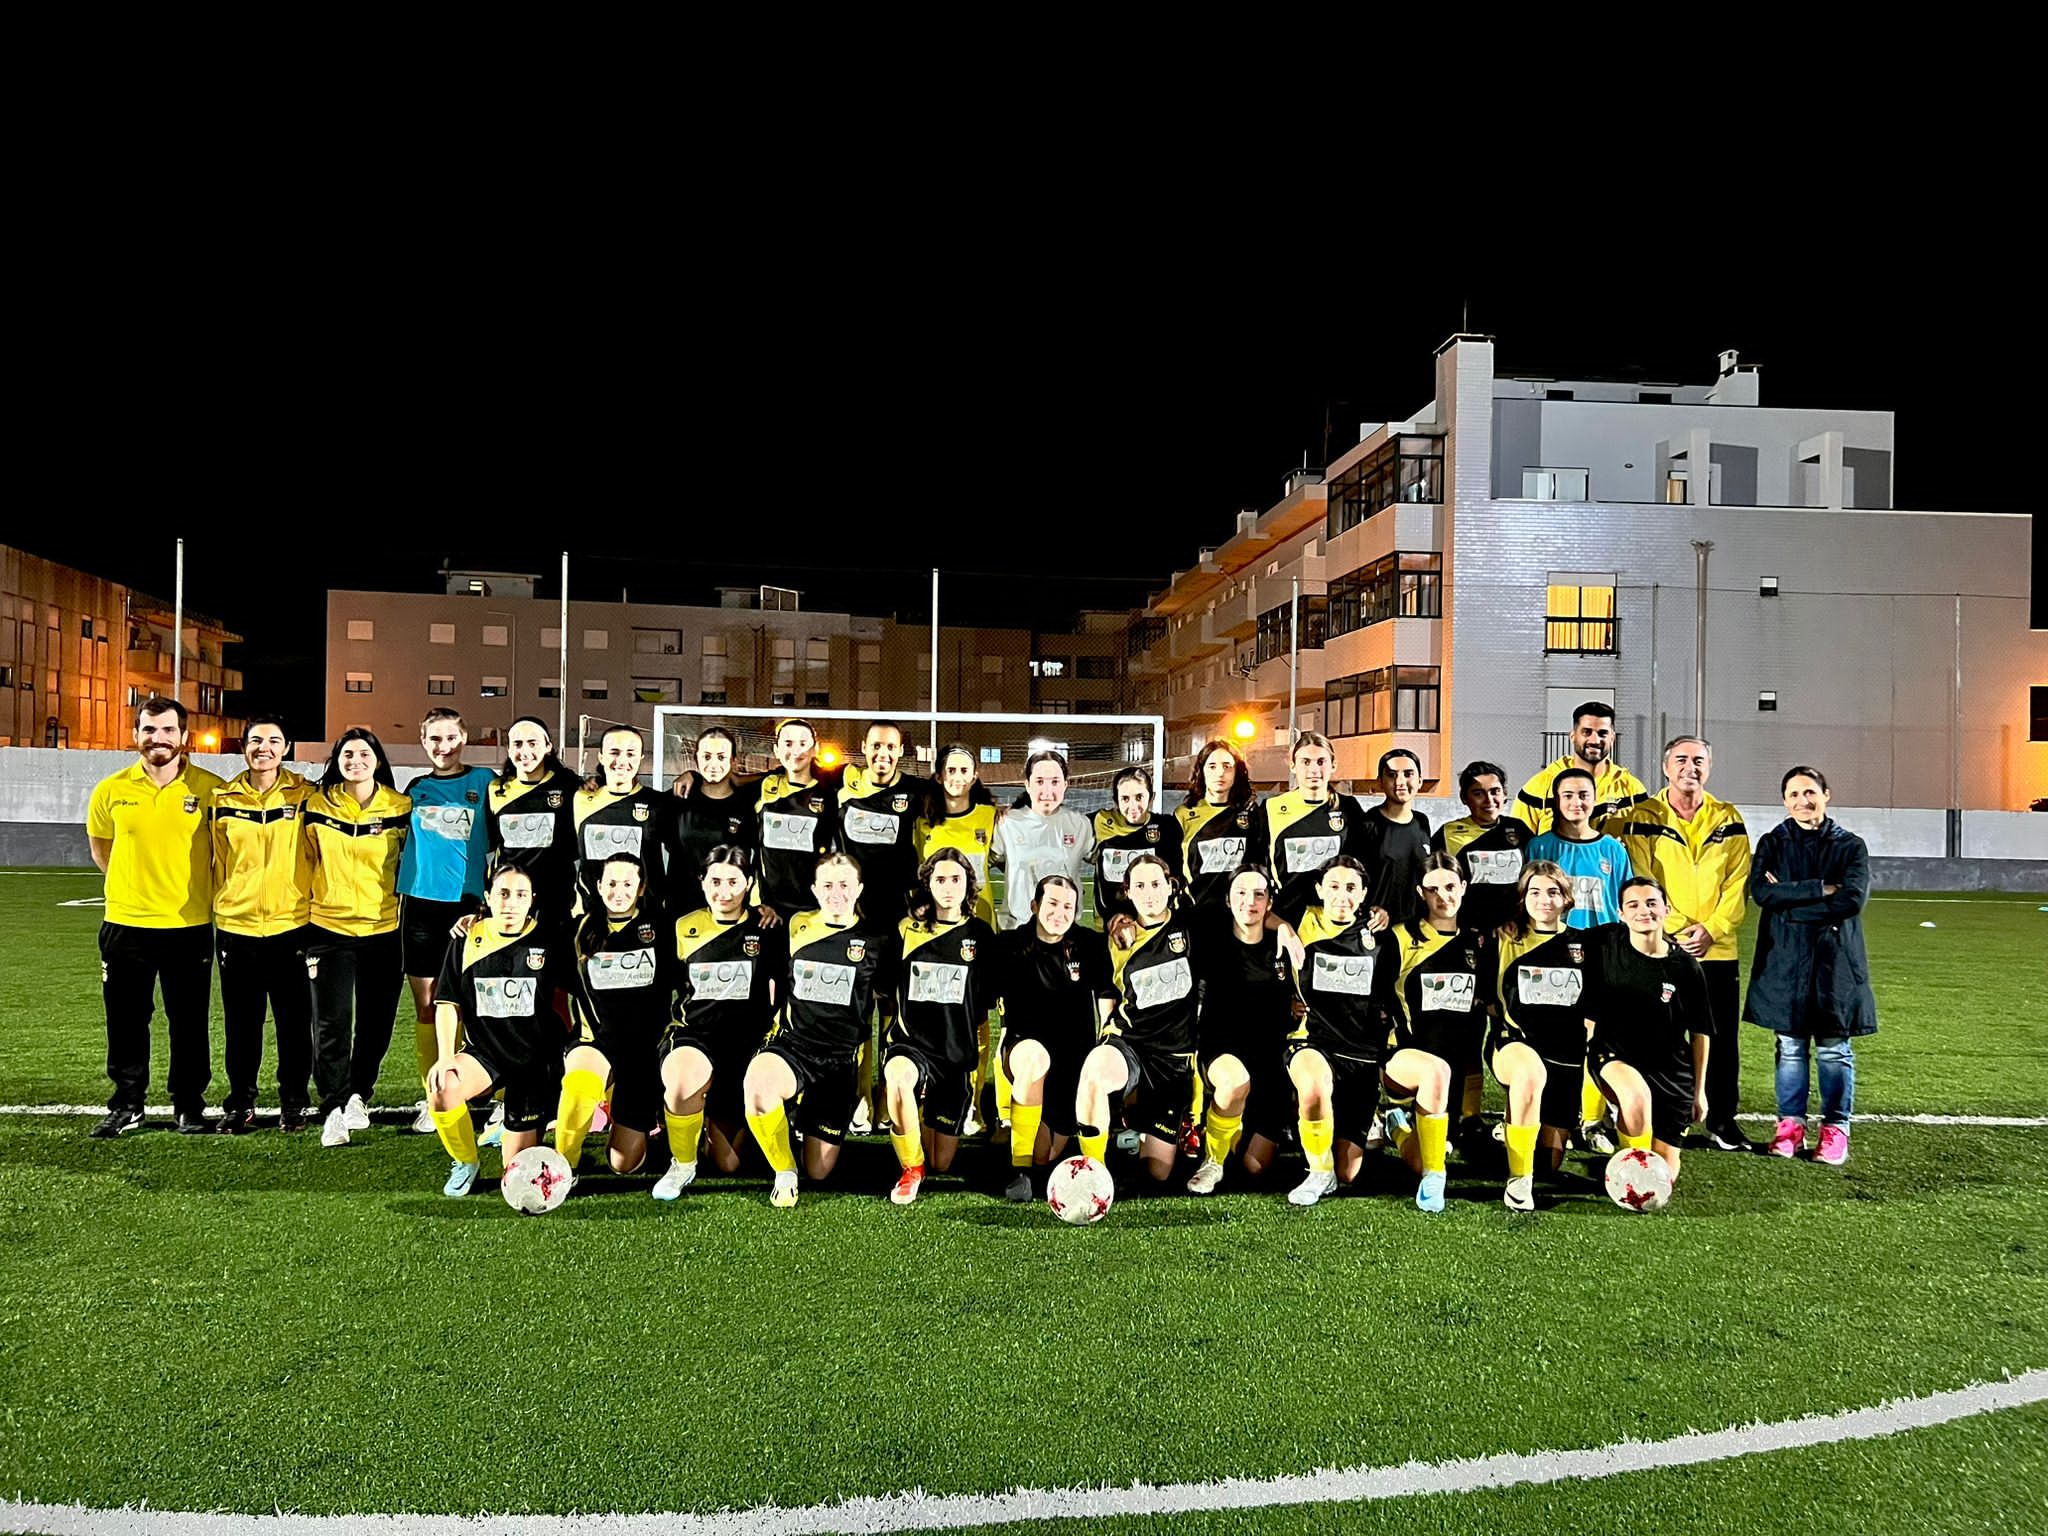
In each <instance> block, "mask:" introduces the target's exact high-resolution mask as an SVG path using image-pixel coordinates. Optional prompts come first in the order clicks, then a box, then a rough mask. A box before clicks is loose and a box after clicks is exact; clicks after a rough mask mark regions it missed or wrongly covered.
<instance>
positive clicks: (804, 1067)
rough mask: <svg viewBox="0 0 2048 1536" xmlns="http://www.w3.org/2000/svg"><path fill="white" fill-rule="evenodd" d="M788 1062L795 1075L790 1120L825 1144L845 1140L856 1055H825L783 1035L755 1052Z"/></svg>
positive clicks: (856, 1086) (855, 1091)
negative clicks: (794, 1094) (794, 1092)
mask: <svg viewBox="0 0 2048 1536" xmlns="http://www.w3.org/2000/svg"><path fill="white" fill-rule="evenodd" d="M757 1054H758V1055H762V1056H773V1057H776V1058H777V1059H779V1060H781V1061H784V1062H786V1063H788V1065H789V1070H790V1073H791V1075H792V1076H794V1077H795V1078H796V1097H795V1098H794V1099H791V1100H790V1111H789V1118H790V1123H791V1124H793V1125H795V1126H796V1127H797V1129H798V1130H800V1131H802V1132H803V1133H804V1134H805V1135H806V1136H815V1137H816V1138H817V1139H818V1140H819V1141H822V1142H824V1143H825V1144H826V1145H827V1146H831V1147H836V1146H838V1145H840V1144H841V1143H842V1142H844V1141H845V1140H846V1122H847V1121H848V1120H850V1119H852V1118H853V1106H854V1102H855V1100H857V1099H858V1098H859V1097H860V1058H859V1055H858V1054H857V1053H855V1052H846V1051H840V1052H836V1053H831V1054H827V1053H825V1052H821V1051H813V1050H811V1049H809V1048H808V1047H806V1046H805V1045H803V1044H801V1043H799V1042H797V1041H794V1040H790V1039H787V1038H784V1039H779V1040H770V1041H769V1042H768V1043H767V1044H766V1045H764V1046H762V1047H761V1049H760V1051H759V1052H758V1053H757Z"/></svg>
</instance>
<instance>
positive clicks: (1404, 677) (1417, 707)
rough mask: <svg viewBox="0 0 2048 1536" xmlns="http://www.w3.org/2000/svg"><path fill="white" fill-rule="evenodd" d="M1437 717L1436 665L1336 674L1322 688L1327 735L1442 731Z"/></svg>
mask: <svg viewBox="0 0 2048 1536" xmlns="http://www.w3.org/2000/svg"><path fill="white" fill-rule="evenodd" d="M1441 718H1442V689H1441V683H1440V674H1439V672H1438V669H1437V668H1435V667H1381V668H1379V669H1378V670H1377V671H1373V672H1360V673H1357V674H1355V675H1354V676H1351V677H1340V678H1338V679H1336V680H1335V681H1333V682H1332V683H1331V684H1330V685H1329V686H1328V687H1327V688H1326V689H1325V690H1324V692H1323V724H1324V730H1325V734H1327V735H1330V736H1372V735H1383V734H1385V733H1387V732H1389V731H1413V732H1419V733H1431V732H1435V731H1437V730H1440V729H1441Z"/></svg>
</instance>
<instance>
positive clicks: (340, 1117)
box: [320, 1109, 348, 1147]
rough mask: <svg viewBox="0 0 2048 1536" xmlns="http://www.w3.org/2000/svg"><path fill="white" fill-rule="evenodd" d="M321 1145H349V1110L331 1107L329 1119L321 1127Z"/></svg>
mask: <svg viewBox="0 0 2048 1536" xmlns="http://www.w3.org/2000/svg"><path fill="white" fill-rule="evenodd" d="M320 1145H321V1146H323V1147H345V1146H347V1145H348V1111H347V1110H342V1109H331V1110H329V1111H328V1112H327V1121H326V1123H325V1124H324V1125H322V1126H321V1127H320Z"/></svg>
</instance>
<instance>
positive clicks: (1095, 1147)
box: [1011, 1121, 1109, 1163]
mask: <svg viewBox="0 0 2048 1536" xmlns="http://www.w3.org/2000/svg"><path fill="white" fill-rule="evenodd" d="M1011 1125H1012V1130H1013V1132H1014V1129H1015V1122H1014V1121H1013V1122H1011ZM1079 1140H1080V1143H1081V1155H1082V1156H1083V1157H1092V1158H1094V1159H1095V1161H1097V1162H1098V1163H1106V1162H1108V1161H1109V1132H1107V1131H1097V1132H1096V1133H1095V1134H1094V1135H1093V1136H1082V1137H1080V1138H1079Z"/></svg>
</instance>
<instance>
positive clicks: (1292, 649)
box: [1287, 426, 1328, 760]
mask: <svg viewBox="0 0 2048 1536" xmlns="http://www.w3.org/2000/svg"><path fill="white" fill-rule="evenodd" d="M1327 432H1328V428H1327V426H1326V427H1325V435H1327ZM1327 457H1328V455H1325V458H1327ZM1287 608H1288V612H1287V634H1288V638H1289V640H1290V641H1291V642H1292V643H1291V644H1289V646H1288V647H1287V752H1288V756H1289V759H1290V760H1291V759H1292V757H1293V754H1294V743H1295V742H1296V741H1297V740H1298V739H1299V738H1298V737H1296V735H1295V734H1294V701H1295V697H1296V695H1297V694H1298V693H1299V692H1300V685H1301V578H1300V577H1299V576H1297V577H1295V578H1294V593H1293V595H1292V596H1291V597H1289V598H1288V600H1287Z"/></svg>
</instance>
